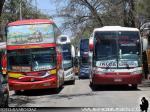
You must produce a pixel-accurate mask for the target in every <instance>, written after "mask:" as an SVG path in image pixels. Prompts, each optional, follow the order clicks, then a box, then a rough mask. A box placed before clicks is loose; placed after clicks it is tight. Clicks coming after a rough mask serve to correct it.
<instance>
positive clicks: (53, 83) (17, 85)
mask: <svg viewBox="0 0 150 112" xmlns="http://www.w3.org/2000/svg"><path fill="white" fill-rule="evenodd" d="M9 87H10V90H33V89H46V88H57V87H58V85H57V77H53V78H50V79H46V80H42V81H34V82H21V81H19V80H14V79H9Z"/></svg>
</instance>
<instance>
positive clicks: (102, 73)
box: [89, 26, 143, 85]
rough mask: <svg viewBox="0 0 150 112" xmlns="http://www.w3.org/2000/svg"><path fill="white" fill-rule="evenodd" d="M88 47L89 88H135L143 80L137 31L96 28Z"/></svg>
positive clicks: (132, 29) (133, 29) (126, 28)
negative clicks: (95, 86) (122, 86)
mask: <svg viewBox="0 0 150 112" xmlns="http://www.w3.org/2000/svg"><path fill="white" fill-rule="evenodd" d="M119 35H120V36H119ZM133 35H134V36H133ZM95 37H96V38H95ZM102 37H103V38H102ZM89 43H90V45H89V46H90V53H89V54H91V56H90V63H91V69H92V71H91V75H90V82H91V84H93V85H113V84H115V85H122V84H132V85H137V84H140V83H141V81H142V78H143V69H142V63H141V61H142V50H141V49H142V46H141V37H140V34H139V30H138V29H137V28H128V27H120V26H106V27H102V28H96V29H94V31H93V34H92V35H91V37H90V40H89ZM96 44H97V45H96ZM100 46H101V48H100ZM115 46H116V47H115ZM130 49H131V51H130V52H129V50H130ZM102 51H103V52H102Z"/></svg>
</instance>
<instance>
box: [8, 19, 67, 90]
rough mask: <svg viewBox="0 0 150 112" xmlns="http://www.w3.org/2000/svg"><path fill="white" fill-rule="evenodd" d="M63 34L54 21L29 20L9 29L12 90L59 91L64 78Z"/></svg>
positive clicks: (9, 72)
mask: <svg viewBox="0 0 150 112" xmlns="http://www.w3.org/2000/svg"><path fill="white" fill-rule="evenodd" d="M60 34H61V32H60V30H59V29H58V28H57V26H56V25H55V23H54V22H53V21H52V20H48V19H29V20H19V21H15V22H12V23H9V24H8V26H7V59H8V67H7V68H8V75H9V87H10V89H11V90H14V91H15V92H16V93H18V92H20V91H22V90H32V89H44V88H59V87H60V86H62V85H63V82H64V76H63V69H61V60H62V59H61V58H62V57H61V53H60V52H59V51H60V50H59V48H58V47H57V44H56V38H57V37H58V36H59V35H60Z"/></svg>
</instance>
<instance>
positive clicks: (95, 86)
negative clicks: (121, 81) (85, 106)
mask: <svg viewBox="0 0 150 112" xmlns="http://www.w3.org/2000/svg"><path fill="white" fill-rule="evenodd" d="M90 87H91V88H92V90H93V91H95V90H97V85H95V84H93V83H92V82H90Z"/></svg>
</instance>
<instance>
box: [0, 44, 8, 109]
mask: <svg viewBox="0 0 150 112" xmlns="http://www.w3.org/2000/svg"><path fill="white" fill-rule="evenodd" d="M7 79H8V77H7V57H6V42H0V107H8V100H9V88H8V83H7Z"/></svg>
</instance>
